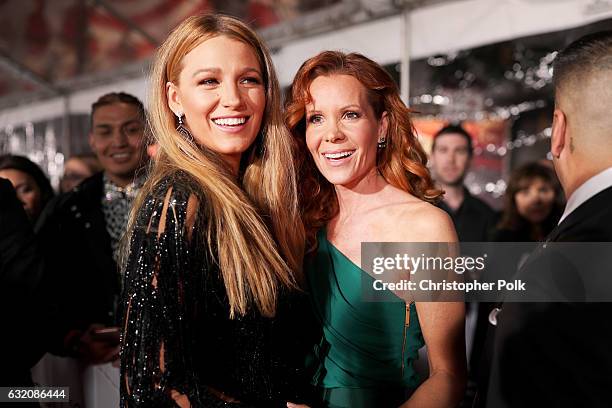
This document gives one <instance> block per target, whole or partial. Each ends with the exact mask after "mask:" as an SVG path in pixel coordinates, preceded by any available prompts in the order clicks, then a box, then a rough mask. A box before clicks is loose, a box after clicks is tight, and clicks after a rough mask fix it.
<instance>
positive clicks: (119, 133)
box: [113, 127, 128, 147]
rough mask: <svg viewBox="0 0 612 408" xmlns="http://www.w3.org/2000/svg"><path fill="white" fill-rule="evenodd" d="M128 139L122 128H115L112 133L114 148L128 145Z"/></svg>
mask: <svg viewBox="0 0 612 408" xmlns="http://www.w3.org/2000/svg"><path fill="white" fill-rule="evenodd" d="M127 141H128V138H127V134H126V130H125V129H123V128H122V127H119V128H116V129H114V131H113V145H114V146H115V147H123V146H126V145H127V144H128V143H127Z"/></svg>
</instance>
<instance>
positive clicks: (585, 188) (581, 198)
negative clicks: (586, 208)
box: [559, 167, 612, 224]
mask: <svg viewBox="0 0 612 408" xmlns="http://www.w3.org/2000/svg"><path fill="white" fill-rule="evenodd" d="M608 187H612V167H609V168H607V169H606V170H604V171H602V172H601V173H598V174H596V175H594V176H593V177H591V178H590V179H588V180H587V181H585V182H584V183H583V184H582V185H581V186H580V187H578V188H577V189H576V191H574V193H573V194H572V195H571V196H570V198H569V199H568V200H567V204H566V205H565V211H564V212H563V216H561V219H560V220H559V224H561V222H562V221H563V220H564V219H565V218H567V216H568V215H570V214H571V213H572V212H573V211H574V210H575V209H576V208H578V207H580V206H581V205H582V204H584V203H585V202H586V201H587V200H588V199H590V198H591V197H593V196H594V195H596V194H598V193H600V192H601V191H603V190H605V189H606V188H608Z"/></svg>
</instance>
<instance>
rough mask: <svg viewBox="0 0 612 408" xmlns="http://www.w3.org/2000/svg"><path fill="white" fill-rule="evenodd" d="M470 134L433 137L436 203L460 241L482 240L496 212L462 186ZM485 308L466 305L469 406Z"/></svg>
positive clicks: (454, 129)
mask: <svg viewBox="0 0 612 408" xmlns="http://www.w3.org/2000/svg"><path fill="white" fill-rule="evenodd" d="M473 154H474V152H473V147H472V137H471V136H470V134H469V133H468V132H467V131H466V130H465V129H464V128H463V127H462V126H460V125H452V124H451V125H448V126H445V127H444V128H442V129H441V130H439V131H438V132H437V133H436V134H435V135H434V138H433V145H432V148H431V162H430V163H431V169H432V172H433V176H434V178H435V181H436V183H437V185H438V187H440V188H441V189H442V190H444V196H443V199H442V200H441V201H439V202H438V206H439V207H440V208H441V209H443V210H444V211H446V212H447V213H448V214H449V215H450V216H451V218H452V220H453V224H454V225H455V229H456V230H457V235H458V236H459V241H460V242H485V241H488V240H489V239H490V237H491V234H492V232H493V231H494V228H495V224H496V222H497V214H496V213H495V211H494V210H493V209H492V208H491V207H489V205H487V204H486V203H485V202H484V201H482V200H481V199H479V198H477V197H474V196H473V195H472V194H471V193H470V192H469V190H468V189H467V188H466V187H465V185H464V179H465V176H466V174H467V172H468V170H469V169H470V165H471V163H472V156H473ZM484 313H485V311H484V310H483V309H482V308H481V307H480V305H479V304H477V303H468V304H467V305H466V319H465V323H466V326H465V334H466V339H465V342H466V350H467V356H468V362H469V378H468V386H467V389H466V396H465V399H464V401H463V403H462V406H470V405H471V400H472V399H473V398H474V394H475V389H476V380H475V376H476V375H477V372H476V371H477V367H478V365H479V361H480V358H481V355H480V353H481V349H482V343H483V342H484V338H485V331H486V326H487V321H486V316H485V315H484Z"/></svg>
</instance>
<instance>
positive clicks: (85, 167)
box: [60, 153, 102, 193]
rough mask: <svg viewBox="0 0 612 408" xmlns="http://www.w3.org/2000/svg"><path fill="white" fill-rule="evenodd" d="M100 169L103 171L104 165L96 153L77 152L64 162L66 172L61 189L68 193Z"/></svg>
mask: <svg viewBox="0 0 612 408" xmlns="http://www.w3.org/2000/svg"><path fill="white" fill-rule="evenodd" d="M100 171H102V166H101V165H100V161H99V160H98V158H97V157H96V155H95V154H93V153H82V154H75V155H74V156H71V157H70V158H69V159H68V160H66V162H65V163H64V174H63V176H62V180H61V182H60V191H61V192H62V193H67V192H68V191H70V190H72V189H73V188H75V187H76V186H77V185H79V184H81V182H82V181H83V180H85V179H87V178H89V177H91V176H93V175H94V174H96V173H98V172H100Z"/></svg>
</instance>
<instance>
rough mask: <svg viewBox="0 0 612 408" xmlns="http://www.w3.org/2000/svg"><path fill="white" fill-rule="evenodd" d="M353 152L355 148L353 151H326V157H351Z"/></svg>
mask: <svg viewBox="0 0 612 408" xmlns="http://www.w3.org/2000/svg"><path fill="white" fill-rule="evenodd" d="M353 152H354V150H353V151H351V152H340V153H325V154H324V156H325V158H326V159H342V158H344V157H349V156H350V155H351V154H353Z"/></svg>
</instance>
